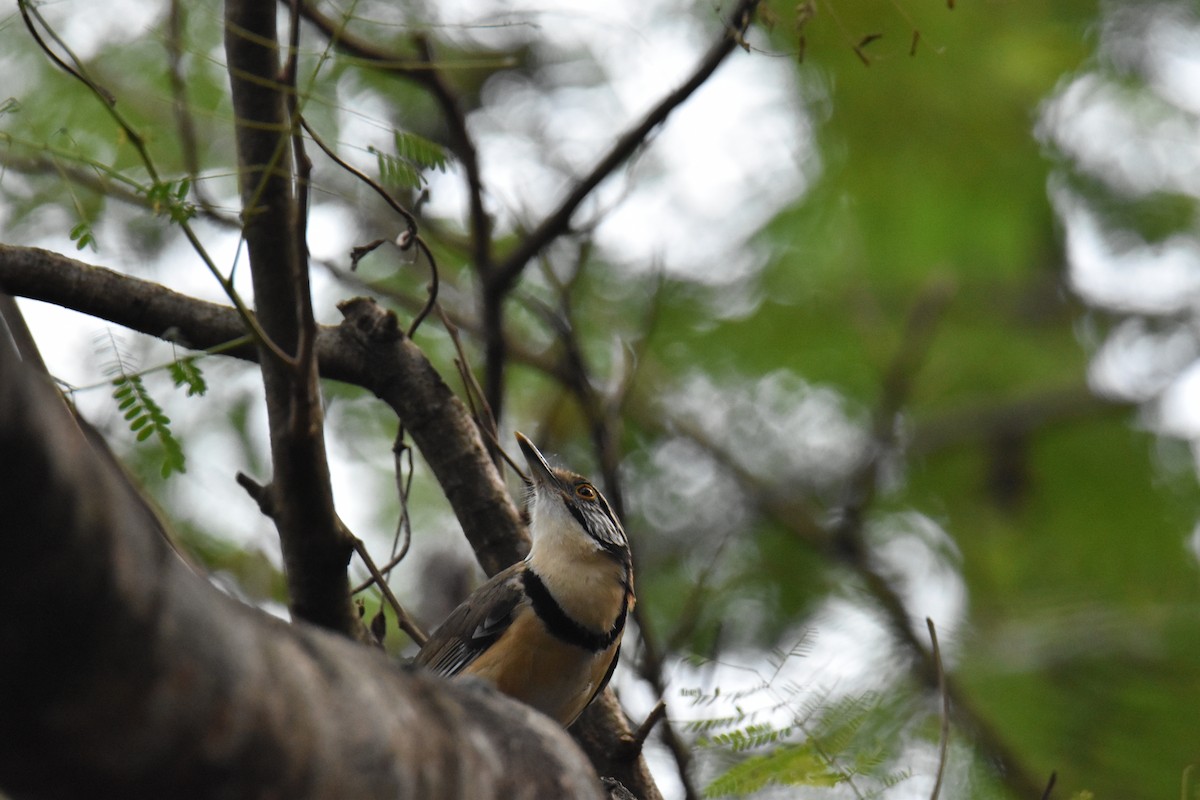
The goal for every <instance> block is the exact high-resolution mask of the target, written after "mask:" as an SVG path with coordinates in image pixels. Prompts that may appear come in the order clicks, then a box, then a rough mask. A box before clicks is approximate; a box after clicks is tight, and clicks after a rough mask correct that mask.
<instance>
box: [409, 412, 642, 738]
mask: <svg viewBox="0 0 1200 800" xmlns="http://www.w3.org/2000/svg"><path fill="white" fill-rule="evenodd" d="M517 443H518V444H520V446H521V451H522V452H523V453H524V454H525V460H526V461H527V462H528V463H529V473H530V481H531V482H530V487H529V530H530V534H531V536H532V538H533V546H532V548H531V549H530V551H529V555H528V556H526V557H525V559H524V560H523V561H520V562H518V563H516V564H513V565H512V566H511V567H509V568H508V569H506V570H504V571H502V572H499V573H497V574H496V575H495V576H493V577H492V578H491V579H490V580H488V581H487V582H486V583H484V584H483V585H482V586H480V587H479V588H478V589H476V590H475V591H474V592H473V593H472V594H471V596H470V597H468V598H467V599H466V600H465V601H464V602H463V604H462V605H460V606H459V607H458V608H456V609H455V610H454V611H452V612H451V613H450V616H448V617H447V618H446V621H445V622H443V623H442V624H441V626H440V627H439V628H438V629H437V630H436V631H434V632H433V635H432V636H431V637H430V639H429V641H428V642H426V643H425V646H424V647H423V648H422V649H421V652H420V654H419V655H418V656H417V657H416V663H417V664H418V665H421V666H423V667H425V668H427V669H429V670H432V671H433V672H436V673H437V674H439V675H444V676H454V675H475V676H477V677H480V678H484V679H486V680H488V681H491V682H492V683H494V684H495V685H496V686H497V688H499V689H500V691H502V692H504V693H505V694H508V695H510V696H512V697H515V698H517V699H518V700H521V701H523V702H525V703H528V704H529V705H531V706H533V707H534V708H536V709H538V710H539V711H541V712H543V713H544V714H546V715H548V716H550V717H553V718H554V719H556V720H558V722H559V723H561V724H562V725H563V726H564V727H569V726H570V725H571V723H573V722H574V721H575V720H576V718H578V717H579V715H580V714H581V713H583V710H584V709H585V708H587V706H588V704H589V703H591V702H592V700H593V699H594V698H595V697H596V695H598V694H599V693H600V692H601V691H602V690H603V689H604V687H605V686H606V685H607V684H608V680H609V678H611V677H612V674H613V670H614V669H615V668H616V666H617V656H618V654H619V653H620V650H621V634H622V633H624V631H625V618H626V616H627V615H628V613H629V611H630V609H632V608H633V604H634V596H633V564H632V560H631V558H630V555H629V543H628V541H627V540H626V538H625V531H624V529H622V527H621V523H620V521H619V520H617V517H616V515H615V514H614V513H613V510H612V508H610V507H609V505H608V502H607V501H606V500H605V499H604V496H603V495H601V494H600V492H599V490H598V489H596V487H595V486H593V485H592V484H591V482H589V481H588V480H587V479H586V478H584V477H583V476H581V475H576V474H575V473H574V472H569V471H567V470H563V469H553V468H551V467H550V465H549V464H547V463H546V459H545V458H543V457H542V454H541V453H539V452H538V450H537V448H536V447H534V446H533V443H532V442H530V441H529V439H527V438H526V437H525V436H523V435H522V434H520V433H518V434H517Z"/></svg>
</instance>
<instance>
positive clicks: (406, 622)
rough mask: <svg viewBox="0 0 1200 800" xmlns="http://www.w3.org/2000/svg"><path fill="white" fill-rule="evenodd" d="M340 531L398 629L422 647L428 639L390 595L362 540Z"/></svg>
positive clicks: (386, 583)
mask: <svg viewBox="0 0 1200 800" xmlns="http://www.w3.org/2000/svg"><path fill="white" fill-rule="evenodd" d="M342 529H343V531H345V533H346V535H347V536H349V537H350V543H351V544H352V545H353V546H354V552H356V553H358V557H359V558H361V559H362V562H363V564H365V565H366V566H367V570H368V571H369V572H370V573H371V575H372V576H373V577H374V578H375V583H376V584H377V585H378V586H379V591H381V592H383V596H384V597H385V598H386V599H387V601H388V605H390V606H391V607H392V611H393V612H394V613H395V614H396V623H397V624H398V625H399V626H400V629H401V630H402V631H404V632H405V633H407V634H408V635H409V636H410V637H411V638H412V640H413V641H414V642H416V643H417V644H418V645H421V646H422V647H424V645H425V643H426V642H427V641H429V637H428V636H426V635H425V631H423V630H421V626H420V625H418V624H417V623H416V621H415V620H413V618H412V617H410V616H409V615H408V612H407V611H405V610H404V606H402V605H400V601H399V600H397V599H396V595H395V594H393V593H392V587H390V586H388V582H387V581H386V580H384V577H383V575H382V573H380V571H379V567H377V566H375V562H374V560H372V558H371V554H370V553H368V552H367V546H366V545H365V544H363V540H362V539H359V538H358V537H357V536H355V535H354V534H353V533H351V532H350V531H349V530H347V529H346V528H345V526H344V525H343V526H342Z"/></svg>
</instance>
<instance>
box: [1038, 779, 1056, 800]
mask: <svg viewBox="0 0 1200 800" xmlns="http://www.w3.org/2000/svg"><path fill="white" fill-rule="evenodd" d="M1056 783H1058V773H1057V772H1051V773H1050V780H1048V781H1046V790H1045V791H1043V792H1042V800H1050V795H1051V793H1053V792H1054V784H1056Z"/></svg>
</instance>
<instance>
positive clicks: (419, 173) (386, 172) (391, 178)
mask: <svg viewBox="0 0 1200 800" xmlns="http://www.w3.org/2000/svg"><path fill="white" fill-rule="evenodd" d="M395 142H396V152H395V153H394V154H392V153H385V152H383V151H382V150H377V149H376V148H374V147H372V148H369V150H370V152H371V153H372V154H373V155H374V156H375V159H376V161H377V163H378V167H379V177H380V179H381V180H382V181H383V182H384V183H390V184H393V185H396V186H402V187H404V188H406V189H420V188H421V187H423V186H424V185H425V184H426V183H428V181H427V180H426V179H425V174H424V173H425V172H426V171H428V170H431V169H436V170H437V171H438V172H445V171H446V167H447V165H448V164H449V163H450V158H449V156H448V155H447V154H446V151H445V150H443V149H442V148H441V146H440V145H438V144H437V143H436V142H431V141H429V140H428V139H426V138H424V137H421V136H417V135H416V134H415V133H408V132H406V131H396V135H395Z"/></svg>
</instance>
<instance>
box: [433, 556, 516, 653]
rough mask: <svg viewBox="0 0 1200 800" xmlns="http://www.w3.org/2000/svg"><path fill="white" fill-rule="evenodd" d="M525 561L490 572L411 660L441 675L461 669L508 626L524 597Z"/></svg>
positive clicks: (489, 645) (493, 641) (485, 648)
mask: <svg viewBox="0 0 1200 800" xmlns="http://www.w3.org/2000/svg"><path fill="white" fill-rule="evenodd" d="M524 571H525V563H524V562H518V563H516V564H513V565H512V566H511V567H509V568H508V569H506V570H504V571H503V572H498V573H496V574H495V575H493V576H492V577H491V578H490V579H489V580H488V581H487V583H485V584H483V585H482V586H480V587H479V588H478V589H476V590H475V591H474V592H472V593H471V596H470V597H468V598H467V599H466V600H465V601H463V603H462V605H460V606H459V607H458V608H456V609H454V610H453V611H451V612H450V616H448V617H446V619H445V621H444V622H442V624H441V625H439V626H438V629H437V630H435V631H434V632H433V634H432V635H431V636H430V637H429V641H428V642H426V643H425V646H424V647H422V648H421V652H420V653H418V654H417V657H416V658H414V659H413V663H414V664H416V665H417V666H419V667H424V668H425V669H427V670H430V671H431V672H435V673H437V674H438V675H442V676H444V677H450V676H452V675H457V674H458V673H460V672H462V671H463V670H464V669H466V668H467V667H468V666H470V664H471V662H472V661H474V660H475V659H476V658H478V657H479V654H480V653H482V652H483V651H484V650H487V649H488V648H489V647H491V646H492V644H493V643H495V641H496V640H497V639H499V638H500V635H501V634H503V633H504V631H505V630H507V629H508V626H509V625H511V624H512V621H513V619H514V617H515V616H516V611H517V606H519V605H520V604H521V601H522V600H524V599H525V587H524V585H523V584H522V581H521V574H522V573H523V572H524Z"/></svg>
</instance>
